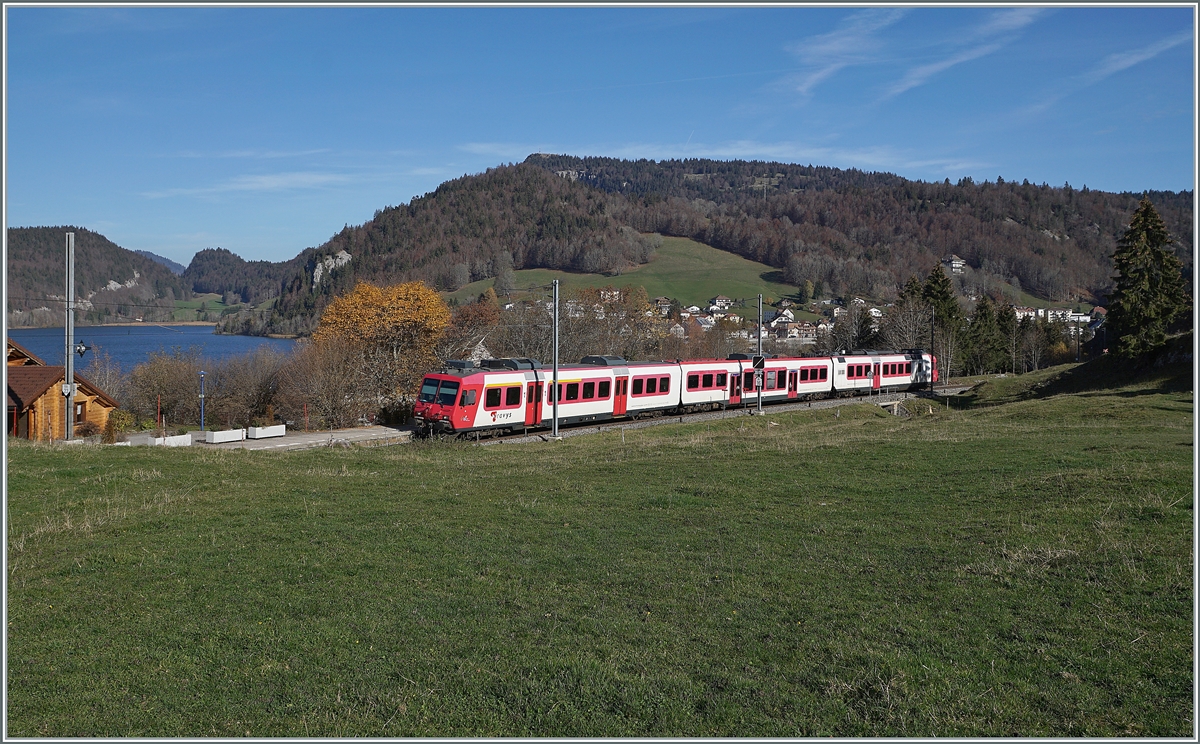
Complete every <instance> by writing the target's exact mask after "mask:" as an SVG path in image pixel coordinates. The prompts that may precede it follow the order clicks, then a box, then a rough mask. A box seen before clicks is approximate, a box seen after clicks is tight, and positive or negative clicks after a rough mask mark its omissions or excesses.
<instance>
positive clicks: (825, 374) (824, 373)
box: [821, 368, 829, 380]
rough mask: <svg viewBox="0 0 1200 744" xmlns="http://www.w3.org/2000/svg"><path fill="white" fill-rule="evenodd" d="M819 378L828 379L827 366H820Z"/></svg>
mask: <svg viewBox="0 0 1200 744" xmlns="http://www.w3.org/2000/svg"><path fill="white" fill-rule="evenodd" d="M821 379H822V380H828V379H829V370H828V369H827V368H822V369H821Z"/></svg>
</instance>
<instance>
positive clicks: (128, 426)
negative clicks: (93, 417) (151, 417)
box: [108, 408, 135, 431]
mask: <svg viewBox="0 0 1200 744" xmlns="http://www.w3.org/2000/svg"><path fill="white" fill-rule="evenodd" d="M108 423H109V424H112V427H113V429H114V430H115V431H131V430H132V429H133V428H134V425H135V419H134V417H133V414H132V413H130V412H129V411H126V410H125V409H124V408H118V409H116V410H114V411H113V412H112V413H110V414H108Z"/></svg>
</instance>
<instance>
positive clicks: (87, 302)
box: [6, 227, 191, 328]
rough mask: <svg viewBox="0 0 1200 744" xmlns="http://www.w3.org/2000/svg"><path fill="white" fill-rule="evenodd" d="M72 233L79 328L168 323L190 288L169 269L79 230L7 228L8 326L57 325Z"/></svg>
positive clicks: (59, 317)
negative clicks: (139, 319) (67, 244)
mask: <svg viewBox="0 0 1200 744" xmlns="http://www.w3.org/2000/svg"><path fill="white" fill-rule="evenodd" d="M67 232H74V233H75V297H76V299H77V301H78V302H79V307H80V310H81V312H80V314H79V316H78V319H77V322H79V323H81V324H87V323H100V322H105V321H115V320H120V319H132V318H135V317H144V318H146V319H147V320H153V319H157V320H167V319H169V318H170V317H171V310H172V308H173V307H174V303H175V300H177V299H181V300H182V299H187V298H189V297H190V296H191V289H190V287H188V285H187V284H186V283H185V282H184V281H182V280H181V279H180V278H179V277H177V276H175V275H174V274H172V273H171V271H170V269H168V268H167V267H165V266H162V265H160V264H159V263H157V262H155V261H154V260H152V259H151V258H148V257H146V256H143V255H139V254H137V253H135V252H133V251H130V250H126V249H124V248H122V247H121V246H119V245H117V244H116V243H113V242H112V241H111V240H109V239H108V238H105V237H104V236H103V235H100V234H98V233H94V232H92V231H91V230H86V229H84V228H81V227H14V228H9V229H8V256H7V261H8V287H7V290H8V292H7V297H6V302H7V308H6V311H7V313H8V324H9V327H15V328H19V327H25V326H47V325H62V322H63V305H62V300H63V297H64V295H65V289H64V279H65V271H66V269H65V252H64V248H65V239H64V235H65V234H66V233H67Z"/></svg>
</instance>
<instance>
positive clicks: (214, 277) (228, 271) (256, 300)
mask: <svg viewBox="0 0 1200 744" xmlns="http://www.w3.org/2000/svg"><path fill="white" fill-rule="evenodd" d="M295 262H296V259H292V260H291V261H287V262H280V263H275V262H272V261H246V260H245V259H243V258H242V257H241V256H238V255H236V254H234V253H233V252H231V251H228V250H226V249H224V248H205V249H204V250H202V251H198V252H197V253H196V255H194V256H192V261H191V263H189V264H188V266H187V268H186V269H184V270H183V274H182V276H181V278H182V279H183V280H184V281H185V282H187V284H188V286H189V287H191V288H192V291H193V292H197V293H201V294H203V293H206V292H216V293H218V294H225V293H226V292H232V293H234V294H235V295H237V296H238V297H239V298H240V299H241V301H242V302H248V303H250V304H253V305H258V304H261V303H263V302H265V301H267V300H269V299H271V298H272V297H274V296H276V295H278V294H279V287H280V282H281V281H282V279H283V276H284V274H286V273H287V271H288V269H289V268H290V267H291V266H292V265H293V264H294V263H295Z"/></svg>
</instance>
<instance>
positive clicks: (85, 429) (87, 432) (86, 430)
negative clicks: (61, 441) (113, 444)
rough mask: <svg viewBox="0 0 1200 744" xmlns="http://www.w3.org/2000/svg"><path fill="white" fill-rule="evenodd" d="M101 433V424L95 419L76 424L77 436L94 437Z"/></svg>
mask: <svg viewBox="0 0 1200 744" xmlns="http://www.w3.org/2000/svg"><path fill="white" fill-rule="evenodd" d="M99 433H100V426H99V425H97V424H96V422H95V421H84V422H83V423H82V424H75V436H77V437H94V436H96V435H97V434H99Z"/></svg>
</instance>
